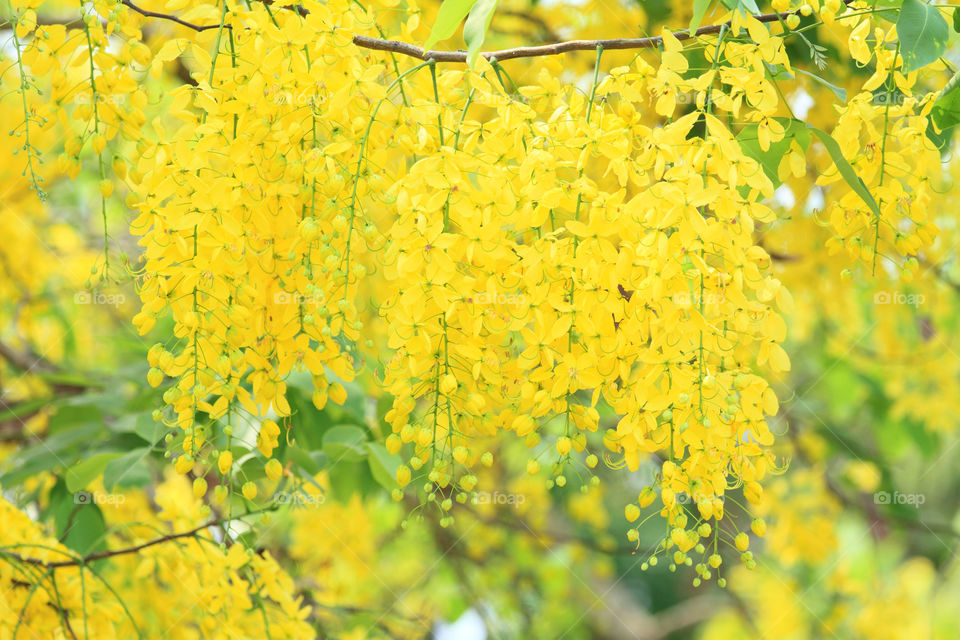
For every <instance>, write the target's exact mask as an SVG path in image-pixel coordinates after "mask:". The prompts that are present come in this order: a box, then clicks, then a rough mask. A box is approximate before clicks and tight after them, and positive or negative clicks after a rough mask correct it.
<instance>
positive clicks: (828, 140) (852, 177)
mask: <svg viewBox="0 0 960 640" xmlns="http://www.w3.org/2000/svg"><path fill="white" fill-rule="evenodd" d="M807 128H808V129H810V131H812V132H813V134H814V135H815V136H817V137H818V138H819V139H820V142H822V143H823V146H825V147H826V148H827V152H828V153H829V154H830V157H831V158H833V163H834V164H835V165H837V170H838V171H840V175H841V176H843V179H844V180H846V181H847V184H848V185H850V188H851V189H853V190H854V191H855V192H856V194H857V195H858V196H860V199H861V200H863V201H864V202H865V203H867V206H868V207H870V210H871V211H873V213H874V215H877V216H879V215H880V207H878V206H877V201H876V200H874V199H873V194H872V193H870V190H869V189H867V185H865V184H864V183H863V180H861V179H860V176H858V175H857V172H856V171H854V170H853V167H851V166H850V163H849V162H847V159H846V158H844V157H843V152H842V151H841V150H840V145H839V144H838V143H837V141H836V140H834V139H833V136H831V135H830V134H829V133H827V132H826V131H824V130H823V129H818V128H816V127H815V126H813V125H812V124H807Z"/></svg>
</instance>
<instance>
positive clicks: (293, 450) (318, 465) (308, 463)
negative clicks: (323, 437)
mask: <svg viewBox="0 0 960 640" xmlns="http://www.w3.org/2000/svg"><path fill="white" fill-rule="evenodd" d="M287 460H289V461H291V462H293V463H294V464H295V465H296V466H297V467H298V468H300V469H302V470H303V471H304V472H305V473H306V474H307V475H309V476H310V477H311V478H312V477H313V476H315V475H317V474H318V473H320V472H321V471H322V470H323V468H324V467H326V466H327V464H328V463H329V462H330V459H329V458H328V457H327V454H325V453H324V452H323V451H314V452H312V453H307V452H306V451H304V450H303V449H301V448H300V447H296V446H294V447H287Z"/></svg>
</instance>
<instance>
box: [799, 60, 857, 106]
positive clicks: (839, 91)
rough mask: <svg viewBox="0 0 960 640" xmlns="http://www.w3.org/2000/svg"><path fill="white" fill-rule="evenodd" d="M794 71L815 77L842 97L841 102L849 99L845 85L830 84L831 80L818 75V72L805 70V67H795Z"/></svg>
mask: <svg viewBox="0 0 960 640" xmlns="http://www.w3.org/2000/svg"><path fill="white" fill-rule="evenodd" d="M794 71H796V72H797V73H802V74H803V75H805V76H808V77H810V78H813V79H814V80H816V81H817V82H819V83H820V84H822V85H823V86H825V87H826V88H827V89H830V91H833V94H834V95H835V96H837V97H838V98H840V101H841V102H846V101H847V90H846V89H844V88H843V87H838V86H837V85H835V84H830V83H829V82H827V81H826V80H824V79H823V78H821V77H820V76H818V75H817V74H815V73H810V72H809V71H804V70H803V69H797V68H794Z"/></svg>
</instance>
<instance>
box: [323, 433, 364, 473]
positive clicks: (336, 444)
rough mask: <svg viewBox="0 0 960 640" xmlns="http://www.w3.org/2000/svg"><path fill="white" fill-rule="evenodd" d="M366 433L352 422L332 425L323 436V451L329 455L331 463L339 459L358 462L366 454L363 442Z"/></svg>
mask: <svg viewBox="0 0 960 640" xmlns="http://www.w3.org/2000/svg"><path fill="white" fill-rule="evenodd" d="M366 440H367V434H366V433H365V432H364V431H363V429H361V428H360V427H357V426H354V425H352V424H340V425H337V426H335V427H332V428H331V429H330V430H329V431H327V432H326V433H325V434H324V436H323V452H324V453H326V454H327V455H328V456H330V459H331V460H333V464H336V463H337V462H339V461H341V460H342V461H344V462H360V461H361V460H363V458H364V456H365V455H366V450H365V449H364V448H363V443H364V442H366Z"/></svg>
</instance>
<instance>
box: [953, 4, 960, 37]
mask: <svg viewBox="0 0 960 640" xmlns="http://www.w3.org/2000/svg"><path fill="white" fill-rule="evenodd" d="M953 30H954V31H956V32H957V33H960V9H956V8H955V9H954V10H953Z"/></svg>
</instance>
